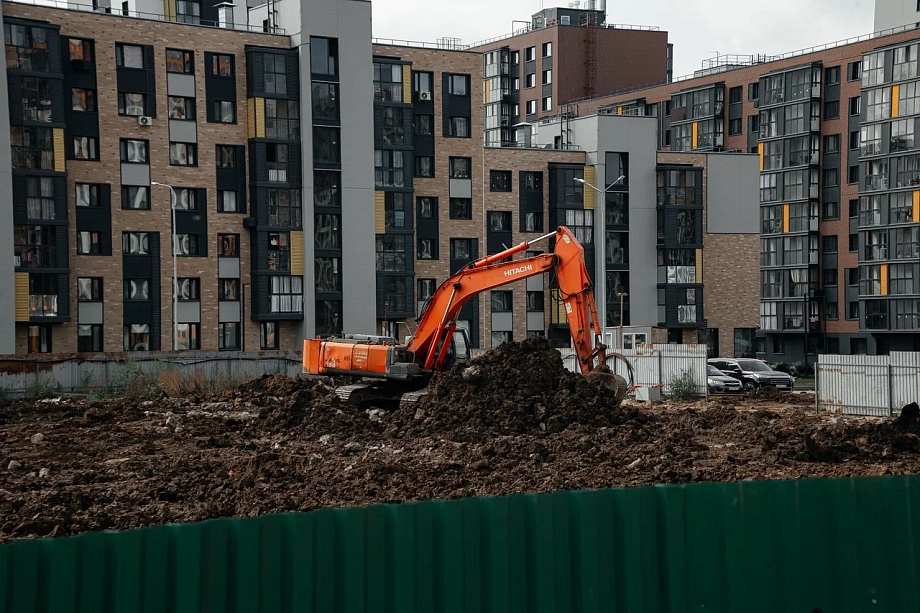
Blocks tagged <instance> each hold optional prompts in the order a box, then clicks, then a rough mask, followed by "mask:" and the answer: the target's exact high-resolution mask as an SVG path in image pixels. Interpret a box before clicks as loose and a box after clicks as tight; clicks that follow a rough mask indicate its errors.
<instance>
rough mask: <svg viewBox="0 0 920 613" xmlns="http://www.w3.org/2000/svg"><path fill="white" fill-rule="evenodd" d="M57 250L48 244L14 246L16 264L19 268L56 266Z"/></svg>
mask: <svg viewBox="0 0 920 613" xmlns="http://www.w3.org/2000/svg"><path fill="white" fill-rule="evenodd" d="M56 254H57V251H56V249H55V248H54V247H52V246H50V245H31V246H21V245H20V246H17V247H16V255H15V257H16V266H19V267H20V268H56V267H57V258H56V257H55V256H56Z"/></svg>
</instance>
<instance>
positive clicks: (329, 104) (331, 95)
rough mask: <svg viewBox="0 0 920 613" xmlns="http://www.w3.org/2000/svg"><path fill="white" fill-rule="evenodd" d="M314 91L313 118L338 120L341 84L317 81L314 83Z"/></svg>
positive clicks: (316, 119) (315, 119) (317, 119)
mask: <svg viewBox="0 0 920 613" xmlns="http://www.w3.org/2000/svg"><path fill="white" fill-rule="evenodd" d="M312 91H313V94H312V102H313V120H314V121H338V119H339V86H338V85H337V84H335V83H322V82H319V81H317V82H314V83H313V87H312Z"/></svg>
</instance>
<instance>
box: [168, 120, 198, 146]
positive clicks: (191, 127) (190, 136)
mask: <svg viewBox="0 0 920 613" xmlns="http://www.w3.org/2000/svg"><path fill="white" fill-rule="evenodd" d="M169 140H171V141H175V142H179V143H197V142H198V123H197V122H195V121H182V120H179V119H170V120H169Z"/></svg>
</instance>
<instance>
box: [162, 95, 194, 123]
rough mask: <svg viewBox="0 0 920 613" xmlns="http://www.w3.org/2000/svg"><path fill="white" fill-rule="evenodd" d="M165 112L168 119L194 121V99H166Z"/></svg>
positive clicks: (174, 97) (173, 97) (171, 97)
mask: <svg viewBox="0 0 920 613" xmlns="http://www.w3.org/2000/svg"><path fill="white" fill-rule="evenodd" d="M166 110H167V113H168V115H169V118H170V119H190V120H192V121H195V99H194V98H183V97H181V96H169V97H167V98H166Z"/></svg>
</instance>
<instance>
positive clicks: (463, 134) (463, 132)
mask: <svg viewBox="0 0 920 613" xmlns="http://www.w3.org/2000/svg"><path fill="white" fill-rule="evenodd" d="M448 135H450V136H453V137H456V138H469V136H470V118H469V117H450V118H449V120H448Z"/></svg>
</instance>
